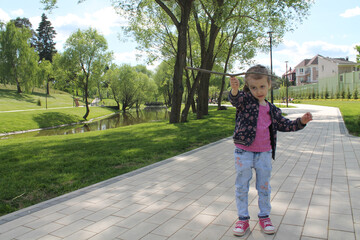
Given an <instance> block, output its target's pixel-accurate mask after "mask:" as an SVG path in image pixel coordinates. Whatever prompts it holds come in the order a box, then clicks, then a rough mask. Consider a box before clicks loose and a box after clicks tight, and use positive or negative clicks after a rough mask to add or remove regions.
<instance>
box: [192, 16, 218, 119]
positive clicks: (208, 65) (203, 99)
mask: <svg viewBox="0 0 360 240" xmlns="http://www.w3.org/2000/svg"><path fill="white" fill-rule="evenodd" d="M219 30H220V28H219V27H218V26H216V24H215V23H213V24H212V25H211V30H210V39H209V45H208V48H207V50H206V52H205V54H204V55H202V56H203V57H202V66H201V68H203V69H207V70H212V68H213V65H214V61H213V59H214V48H215V40H216V37H217V35H218V33H219ZM202 44H205V43H202ZM209 84H210V74H209V73H203V74H200V83H199V88H198V96H199V103H198V108H197V118H198V119H201V118H203V116H204V115H208V110H209V109H208V107H209V106H208V105H209Z"/></svg>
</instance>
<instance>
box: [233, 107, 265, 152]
mask: <svg viewBox="0 0 360 240" xmlns="http://www.w3.org/2000/svg"><path fill="white" fill-rule="evenodd" d="M269 111H270V107H269V104H268V103H266V106H262V105H259V116H258V119H257V127H256V136H255V140H254V142H253V143H252V144H251V145H250V146H248V147H247V146H244V145H241V144H235V145H236V147H238V148H240V149H243V150H245V151H249V152H267V151H270V150H271V141H270V130H269V126H270V124H271V117H270V113H269Z"/></svg>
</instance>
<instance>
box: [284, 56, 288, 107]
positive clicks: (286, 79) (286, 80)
mask: <svg viewBox="0 0 360 240" xmlns="http://www.w3.org/2000/svg"><path fill="white" fill-rule="evenodd" d="M285 63H286V72H285V84H286V107H288V106H289V91H288V85H289V84H288V82H289V81H288V70H287V63H288V61H285Z"/></svg>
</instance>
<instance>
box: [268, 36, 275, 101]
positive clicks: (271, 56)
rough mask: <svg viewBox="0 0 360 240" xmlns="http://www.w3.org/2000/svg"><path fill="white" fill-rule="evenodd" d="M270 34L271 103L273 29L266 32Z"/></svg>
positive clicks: (272, 96) (272, 98) (272, 94)
mask: <svg viewBox="0 0 360 240" xmlns="http://www.w3.org/2000/svg"><path fill="white" fill-rule="evenodd" d="M267 33H268V34H269V36H270V70H271V89H270V93H271V103H274V91H273V88H272V85H273V84H272V80H273V77H272V75H273V66H272V34H273V33H274V32H273V31H269V32H267Z"/></svg>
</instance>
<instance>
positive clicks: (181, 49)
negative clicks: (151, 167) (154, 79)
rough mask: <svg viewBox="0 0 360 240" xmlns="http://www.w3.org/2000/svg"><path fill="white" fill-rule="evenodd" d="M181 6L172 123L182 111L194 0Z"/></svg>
mask: <svg viewBox="0 0 360 240" xmlns="http://www.w3.org/2000/svg"><path fill="white" fill-rule="evenodd" d="M183 2H184V3H183V5H182V8H181V21H180V23H179V24H178V27H177V30H178V43H177V54H176V62H175V67H174V78H173V95H172V101H171V103H172V107H171V113H170V123H178V122H179V121H180V111H181V103H182V95H183V93H184V86H183V72H184V68H185V64H186V51H187V27H188V24H189V18H190V12H191V7H192V2H193V0H186V1H183Z"/></svg>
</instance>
